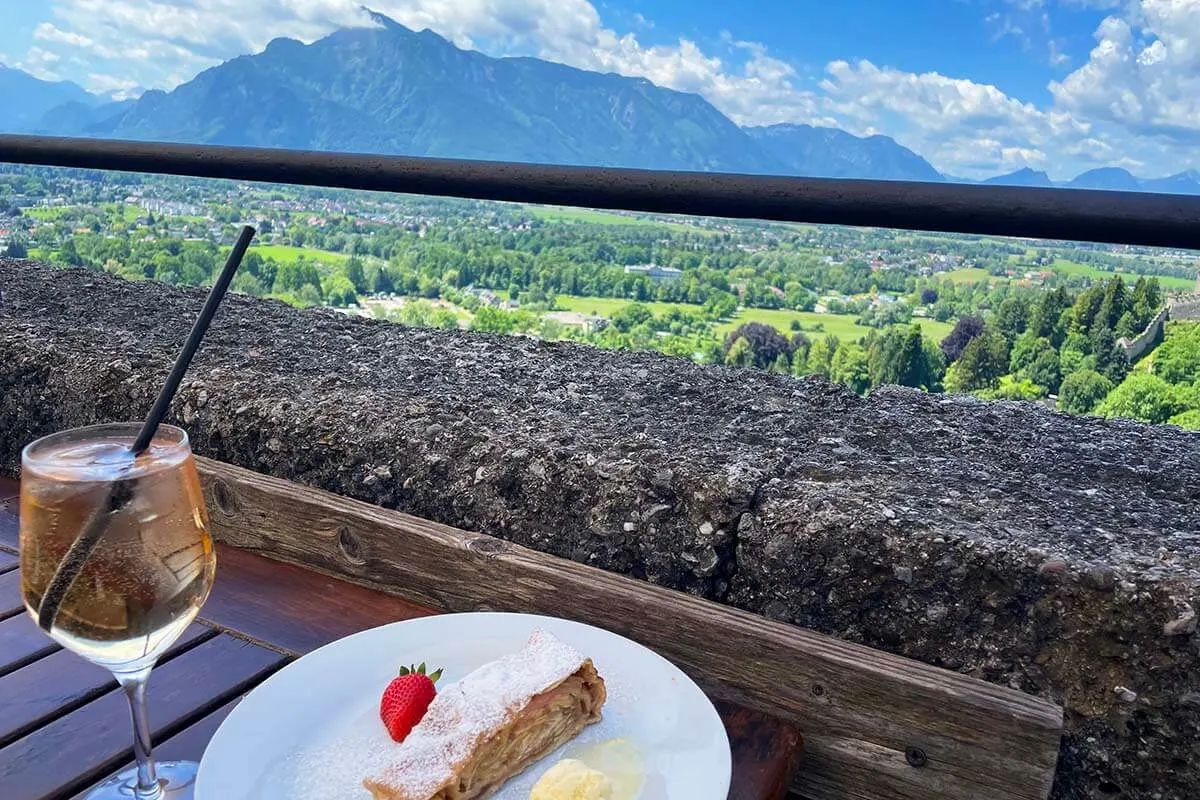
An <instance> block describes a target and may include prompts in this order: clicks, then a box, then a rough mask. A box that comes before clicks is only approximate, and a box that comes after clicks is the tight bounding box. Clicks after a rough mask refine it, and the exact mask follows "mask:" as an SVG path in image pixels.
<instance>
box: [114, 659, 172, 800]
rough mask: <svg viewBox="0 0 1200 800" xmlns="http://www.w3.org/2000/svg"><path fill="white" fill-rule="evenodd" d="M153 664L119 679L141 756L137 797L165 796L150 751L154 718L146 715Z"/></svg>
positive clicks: (135, 749) (149, 799)
mask: <svg viewBox="0 0 1200 800" xmlns="http://www.w3.org/2000/svg"><path fill="white" fill-rule="evenodd" d="M149 678H150V668H149V667H147V668H146V669H143V670H139V671H137V672H130V673H125V674H122V675H117V682H118V683H120V684H121V688H122V689H124V690H125V696H126V697H127V698H129V713H130V715H131V716H132V717H133V755H134V757H135V758H136V759H137V786H136V787H135V789H134V796H135V797H136V798H137V800H162V797H163V790H162V786H160V785H159V783H158V775H157V774H156V773H155V769H154V756H153V754H152V753H151V752H150V720H149V718H148V717H147V716H146V681H147V680H148V679H149Z"/></svg>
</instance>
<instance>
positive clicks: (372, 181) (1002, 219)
mask: <svg viewBox="0 0 1200 800" xmlns="http://www.w3.org/2000/svg"><path fill="white" fill-rule="evenodd" d="M0 162H9V163H15V164H37V165H45V166H54V167H77V168H83V169H96V170H119V171H126V172H145V173H156V174H163V175H184V176H191V177H197V178H227V179H232V180H241V181H262V182H266V183H288V184H298V185H305V186H326V187H337V188H343V189H365V190H371V191H383V192H402V193H409V194H424V195H441V196H447V197H462V198H470V199H476V200H504V201H511V202H518V203H546V204H551V205H562V206H578V207H582V208H611V209H626V210H630V211H647V212H657V213H673V214H690V215H701V216H712V217H737V218H744V219H762V220H776V221H782V222H805V223H826V224H835V225H859V226H871V227H881V228H899V229H909V230H919V231H946V232H954V233H968V234H987V235H998V236H1022V237H1033V238H1039V239H1064V240H1074V241H1091V242H1111V243H1119V244H1135V245H1149V246H1158V247H1176V248H1185V249H1193V250H1200V197H1194V196H1190V195H1165V194H1151V193H1144V192H1111V191H1085V190H1076V189H1041V188H1024V187H1014V186H982V185H971V184H952V183H918V182H910V181H869V180H844V179H827V178H789V177H778V176H770V175H733V174H724V173H711V172H666V171H654V170H635V169H615V168H610V167H574V166H551V165H543V164H523V163H512V162H491V161H465V160H453V159H441V158H413V157H408V156H386V155H369V154H354V153H326V152H311V151H301V150H277V149H265V148H253V147H224V146H215V145H189V144H169V143H161V142H132V141H118V140H107V139H70V138H56V137H42V136H16V135H0Z"/></svg>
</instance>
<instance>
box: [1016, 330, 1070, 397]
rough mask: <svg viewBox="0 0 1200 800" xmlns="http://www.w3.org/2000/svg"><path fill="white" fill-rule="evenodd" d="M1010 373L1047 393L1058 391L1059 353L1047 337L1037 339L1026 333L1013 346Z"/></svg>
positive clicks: (1059, 378) (1059, 377) (1059, 373)
mask: <svg viewBox="0 0 1200 800" xmlns="http://www.w3.org/2000/svg"><path fill="white" fill-rule="evenodd" d="M1008 368H1009V371H1010V372H1012V373H1013V375H1014V376H1016V377H1018V378H1025V379H1028V380H1030V381H1032V382H1033V383H1036V384H1037V385H1038V386H1042V387H1045V389H1046V390H1047V391H1050V392H1056V391H1058V384H1059V381H1060V380H1061V372H1060V366H1059V355H1058V351H1057V350H1055V349H1054V345H1052V344H1051V343H1050V340H1049V339H1047V338H1045V337H1035V336H1034V335H1033V331H1031V330H1030V331H1026V332H1025V333H1023V334H1021V337H1020V338H1019V339H1017V343H1016V344H1015V345H1013V349H1012V355H1010V356H1009V359H1008Z"/></svg>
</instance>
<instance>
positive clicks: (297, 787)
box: [251, 704, 397, 800]
mask: <svg viewBox="0 0 1200 800" xmlns="http://www.w3.org/2000/svg"><path fill="white" fill-rule="evenodd" d="M396 748H397V744H396V743H395V742H393V741H392V739H391V737H390V736H388V734H387V730H386V729H385V728H384V727H383V725H382V724H380V722H379V710H378V708H377V704H372V706H371V708H369V709H367V710H366V711H365V712H363V713H362V714H360V715H358V717H357V718H356V719H355V720H354V722H353V723H352V724H351V725H350V726H349V727H348V728H347V729H345V730H343V731H342V732H341V734H340V735H338V736H336V737H335V738H332V739H330V740H327V741H326V742H324V743H322V744H319V745H317V746H315V747H309V748H306V749H305V750H302V751H300V752H299V753H297V754H296V755H294V756H293V757H292V758H290V759H288V760H287V761H285V762H284V763H281V764H279V765H278V767H277V770H276V771H275V774H273V775H270V776H269V777H268V779H267V781H266V784H265V786H263V787H260V790H259V791H256V792H254V793H253V794H252V795H251V796H252V797H287V798H290V800H351V798H364V797H366V796H367V795H368V794H369V793H368V792H367V790H366V789H364V788H363V785H362V781H363V777H364V776H366V775H378V774H380V773H381V772H382V771H383V770H385V769H387V767H388V765H389V764H391V762H392V758H393V757H394V756H395V754H396Z"/></svg>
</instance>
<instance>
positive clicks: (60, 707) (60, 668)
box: [0, 625, 217, 747]
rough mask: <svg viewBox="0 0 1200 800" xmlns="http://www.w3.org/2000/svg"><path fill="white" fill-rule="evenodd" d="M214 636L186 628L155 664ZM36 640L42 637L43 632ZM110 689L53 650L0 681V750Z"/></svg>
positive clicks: (98, 671) (108, 678)
mask: <svg viewBox="0 0 1200 800" xmlns="http://www.w3.org/2000/svg"><path fill="white" fill-rule="evenodd" d="M38 633H41V631H40V630H39V631H38ZM216 635H217V632H216V631H215V630H213V629H212V628H209V627H207V626H205V625H191V626H189V627H188V628H186V629H185V630H184V632H183V633H182V634H181V635H180V637H179V639H178V640H176V642H175V644H173V645H171V648H170V649H169V650H167V652H166V653H165V654H164V655H163V657H162V658H161V659H159V664H165V663H166V662H167V661H170V660H171V659H172V658H174V657H175V655H177V654H178V653H181V652H183V651H185V650H187V649H189V648H191V647H193V646H194V645H196V644H198V643H199V642H201V641H204V640H205V639H210V638H212V637H213V636H216ZM42 636H43V638H45V634H42ZM47 641H49V639H47ZM115 688H117V682H116V680H115V679H114V678H113V676H112V673H110V672H109V671H108V670H106V669H104V668H103V667H98V666H96V665H95V664H93V663H91V662H90V661H85V660H84V659H83V658H81V657H80V656H77V655H75V654H74V653H72V652H71V651H69V650H56V651H55V652H53V653H51V654H50V655H48V656H46V657H45V658H42V659H39V660H38V661H35V662H33V663H32V664H29V665H27V666H25V667H23V668H21V669H18V670H16V671H15V672H12V673H10V674H8V675H5V676H4V677H3V678H0V708H2V709H4V713H3V714H2V715H0V747H3V746H4V745H7V744H8V743H10V742H12V741H13V740H14V739H19V738H21V737H22V736H25V735H26V734H28V733H31V732H32V731H34V730H36V729H37V728H38V727H40V726H42V725H45V724H47V723H49V722H51V721H52V720H54V719H56V718H57V717H61V716H63V715H65V714H69V713H71V712H72V711H74V710H75V709H76V708H78V707H79V706H81V705H83V704H84V703H86V702H88V701H89V700H92V699H94V698H96V697H99V696H100V695H102V694H104V693H106V692H110V691H112V690H113V689H115Z"/></svg>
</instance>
